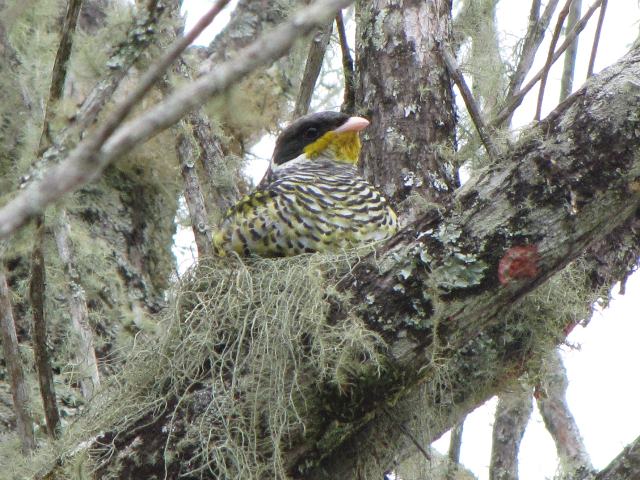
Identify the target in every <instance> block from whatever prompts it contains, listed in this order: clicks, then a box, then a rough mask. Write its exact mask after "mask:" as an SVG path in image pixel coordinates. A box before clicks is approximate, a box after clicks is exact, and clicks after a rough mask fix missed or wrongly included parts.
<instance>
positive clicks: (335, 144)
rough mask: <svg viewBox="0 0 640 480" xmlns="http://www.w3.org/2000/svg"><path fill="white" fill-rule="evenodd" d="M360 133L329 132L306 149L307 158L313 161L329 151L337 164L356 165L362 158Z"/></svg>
mask: <svg viewBox="0 0 640 480" xmlns="http://www.w3.org/2000/svg"><path fill="white" fill-rule="evenodd" d="M360 147H361V144H360V137H359V136H358V132H343V133H336V132H333V131H332V132H327V133H325V134H324V135H323V136H321V137H320V138H319V139H318V140H316V141H315V142H313V143H310V144H309V145H307V146H306V147H304V150H303V151H304V153H305V155H306V156H307V158H310V159H313V158H315V157H317V156H318V155H320V154H321V153H323V152H325V151H327V152H328V153H330V155H331V156H332V157H333V158H334V160H335V161H337V162H342V163H349V164H352V165H356V164H357V163H358V157H359V156H360Z"/></svg>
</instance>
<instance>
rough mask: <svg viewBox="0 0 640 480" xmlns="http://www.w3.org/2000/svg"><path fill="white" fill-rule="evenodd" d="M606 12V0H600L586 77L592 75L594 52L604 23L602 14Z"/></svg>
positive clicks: (596, 50)
mask: <svg viewBox="0 0 640 480" xmlns="http://www.w3.org/2000/svg"><path fill="white" fill-rule="evenodd" d="M606 13H607V0H602V3H601V4H600V15H598V24H597V26H596V32H595V34H594V35H593V45H592V46H591V56H590V57H589V67H588V68H587V78H589V77H590V76H592V75H593V68H594V66H595V63H596V53H597V52H598V43H599V42H600V34H601V33H602V25H603V24H604V16H605V14H606Z"/></svg>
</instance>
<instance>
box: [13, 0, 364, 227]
mask: <svg viewBox="0 0 640 480" xmlns="http://www.w3.org/2000/svg"><path fill="white" fill-rule="evenodd" d="M351 1H352V0H325V1H318V2H316V3H314V4H313V5H311V6H310V7H308V8H305V9H304V10H302V11H300V12H298V13H295V14H293V15H292V17H291V19H290V20H289V21H288V22H286V23H284V24H283V25H281V26H279V27H278V28H276V29H274V30H272V31H271V32H269V33H267V34H265V35H263V36H262V37H261V38H259V39H258V40H257V41H256V42H254V43H253V44H252V45H251V46H249V47H247V48H246V49H244V50H243V51H241V52H239V53H238V55H237V56H236V57H235V58H233V59H232V60H230V61H228V62H226V63H225V64H223V65H221V66H220V67H219V68H217V69H215V70H214V71H212V72H210V73H208V74H205V75H203V76H202V77H200V78H198V79H197V80H195V81H194V82H193V83H191V84H189V85H186V86H184V87H182V88H181V89H179V90H177V91H176V92H174V93H173V94H172V95H171V96H170V97H168V98H166V99H165V100H164V101H162V102H160V103H159V104H158V105H156V106H155V107H153V108H151V109H150V110H148V111H147V112H145V113H143V114H141V115H140V116H139V117H137V118H136V119H135V120H131V121H129V122H127V123H125V124H123V125H122V126H121V127H120V128H119V129H118V130H117V131H116V132H115V133H114V134H113V135H112V136H111V137H110V138H109V139H108V140H107V141H105V138H104V137H105V135H106V134H107V133H109V132H110V130H111V129H112V128H115V123H116V122H115V119H116V118H119V117H120V116H121V115H122V113H123V111H122V110H120V113H118V114H116V115H114V116H113V117H111V118H112V121H110V122H106V123H105V124H104V125H103V127H102V128H101V129H100V130H99V131H97V132H96V133H94V134H93V135H91V136H90V137H89V138H87V139H86V140H83V141H82V142H81V143H80V144H79V145H78V146H77V147H76V148H75V149H74V150H73V151H72V152H71V153H70V154H69V156H68V157H67V159H66V160H65V161H63V162H62V163H61V164H59V165H56V166H54V167H52V168H51V169H49V170H48V171H47V172H45V173H44V174H43V176H42V179H40V180H36V181H34V182H33V183H32V184H30V185H29V186H28V187H26V188H25V189H23V190H22V191H21V192H20V193H19V194H18V195H17V196H16V197H15V198H14V199H13V200H11V201H10V202H9V203H8V204H7V205H5V206H4V207H3V208H2V209H0V238H4V237H6V236H8V235H9V234H10V233H11V232H13V231H14V230H15V229H16V228H18V227H20V226H21V225H22V224H24V222H25V221H27V219H28V218H30V217H31V216H33V215H35V214H37V213H39V212H40V211H42V209H43V208H44V207H45V206H46V205H49V204H50V203H52V202H54V201H56V200H58V199H59V198H61V197H62V196H63V195H65V194H66V193H69V192H72V191H75V190H77V189H78V188H80V187H82V186H83V185H86V184H87V183H89V182H90V181H92V180H94V179H95V178H96V177H97V176H99V175H100V173H101V172H102V170H104V168H105V167H106V166H107V165H109V164H110V163H111V162H113V161H115V160H116V159H117V158H119V157H120V156H121V155H123V154H124V153H126V152H128V151H129V150H131V149H132V148H133V147H134V146H136V145H138V144H140V143H142V142H144V141H145V140H148V139H149V138H150V137H151V136H153V135H155V134H157V133H158V132H160V131H162V130H164V129H166V128H168V127H169V126H171V125H173V124H174V123H175V122H177V121H178V120H179V119H180V118H181V117H182V116H183V115H185V114H186V113H187V112H189V111H190V110H192V109H194V108H195V107H196V106H199V105H200V104H201V103H202V102H203V101H204V100H205V99H207V98H210V97H212V96H213V95H215V94H218V93H221V92H223V91H224V90H226V89H227V88H228V87H229V86H230V85H231V84H232V83H233V82H235V81H237V80H238V79H240V78H242V77H243V76H244V75H246V74H248V73H249V72H251V71H253V70H254V69H256V68H257V67H259V66H262V65H265V64H267V63H268V62H271V61H273V60H274V59H276V58H279V57H281V56H282V55H284V54H285V53H286V52H287V51H288V49H289V48H290V47H291V46H292V45H293V42H294V41H295V40H296V39H297V38H298V37H299V36H300V35H303V34H305V33H307V32H309V31H310V30H311V29H312V28H313V27H315V26H318V25H321V24H323V23H324V22H326V21H327V20H328V19H329V18H331V16H333V15H335V12H336V11H337V10H338V9H339V8H342V7H345V6H347V5H348V4H349V3H351ZM103 143H104V145H102V144H103ZM100 145H102V147H100Z"/></svg>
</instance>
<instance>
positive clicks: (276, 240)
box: [213, 111, 398, 257]
mask: <svg viewBox="0 0 640 480" xmlns="http://www.w3.org/2000/svg"><path fill="white" fill-rule="evenodd" d="M368 125H369V121H368V120H367V119H365V118H363V117H358V116H349V115H347V114H345V113H341V112H333V111H324V112H316V113H312V114H308V115H305V116H303V117H300V118H298V119H297V120H295V121H294V122H292V123H291V124H290V125H289V126H288V127H287V128H285V129H284V130H283V131H282V133H281V134H280V135H279V137H278V139H277V141H276V145H275V149H274V151H273V155H272V157H271V161H270V164H269V168H268V169H267V173H266V174H265V177H264V178H263V180H262V181H261V182H260V184H259V185H258V187H257V188H256V190H255V191H253V192H252V193H250V194H249V195H245V196H244V197H243V198H242V199H241V200H240V201H239V202H238V203H237V204H236V205H235V206H233V207H231V208H230V209H229V210H228V211H227V213H226V214H225V216H224V218H223V220H222V222H221V225H220V228H219V230H218V231H217V232H216V233H215V234H214V235H213V244H214V251H215V252H216V254H217V255H218V256H227V255H229V254H233V253H235V254H238V255H239V256H252V255H257V256H261V257H288V256H294V255H299V254H302V253H313V252H337V251H340V250H343V249H348V248H353V247H357V246H359V245H363V244H366V243H370V242H375V241H380V240H384V239H386V238H389V237H391V236H392V235H393V234H394V233H395V232H396V231H397V229H398V220H397V216H396V213H395V212H394V211H393V209H392V208H391V206H390V205H389V204H388V202H387V200H386V199H385V197H384V196H383V195H382V194H381V193H380V192H379V191H378V189H377V188H375V187H374V186H373V185H372V184H371V183H369V182H368V181H367V180H365V179H364V178H363V177H362V176H361V175H360V174H359V173H358V171H357V164H358V160H359V156H360V149H361V143H360V138H359V132H360V131H361V130H363V129H364V128H366V127H367V126H368Z"/></svg>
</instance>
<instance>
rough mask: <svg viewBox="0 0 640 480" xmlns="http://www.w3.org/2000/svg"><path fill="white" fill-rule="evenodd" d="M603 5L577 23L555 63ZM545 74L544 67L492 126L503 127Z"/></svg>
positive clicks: (501, 111) (563, 44)
mask: <svg viewBox="0 0 640 480" xmlns="http://www.w3.org/2000/svg"><path fill="white" fill-rule="evenodd" d="M601 3H602V0H596V1H595V2H594V4H593V5H591V6H590V7H589V9H588V10H587V11H586V12H585V14H584V15H583V16H582V18H581V19H580V21H579V22H578V23H576V26H575V27H574V28H573V29H572V30H571V32H569V34H567V35H566V37H565V39H564V42H562V44H561V45H560V46H559V47H558V49H557V50H556V52H555V53H554V54H553V61H554V62H555V61H556V60H558V59H559V58H560V56H562V54H563V53H564V51H565V50H566V49H567V48H568V47H569V45H571V42H573V39H574V38H575V37H576V36H577V35H579V34H580V32H582V30H584V28H585V27H586V26H587V22H588V21H589V19H590V18H591V16H592V15H593V13H594V12H595V11H596V9H597V8H598V7H599V6H600V4H601ZM543 72H544V67H543V68H542V69H541V70H540V71H539V72H538V73H537V74H535V75H534V76H533V78H531V80H529V81H528V82H527V84H526V85H525V86H524V87H522V88H521V89H520V91H518V92H517V93H515V94H514V95H512V96H511V100H510V101H509V102H508V103H507V104H506V105H505V106H504V107H503V108H502V110H500V112H499V113H498V114H497V115H496V116H495V118H494V119H493V120H492V122H491V125H492V126H493V127H498V126H500V125H503V123H504V122H505V120H507V119H508V118H510V116H511V115H512V114H513V112H514V110H515V109H516V108H518V107H519V106H520V104H521V103H522V99H523V98H524V97H525V95H526V94H527V93H529V91H530V90H531V89H532V88H533V87H534V86H535V85H536V83H538V81H540V79H541V78H542V75H543Z"/></svg>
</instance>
